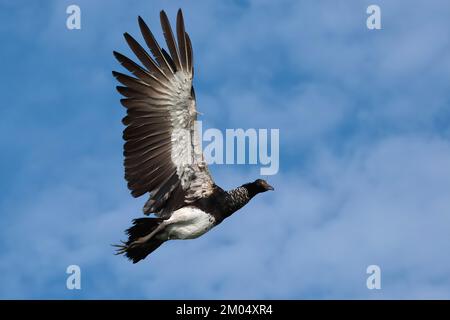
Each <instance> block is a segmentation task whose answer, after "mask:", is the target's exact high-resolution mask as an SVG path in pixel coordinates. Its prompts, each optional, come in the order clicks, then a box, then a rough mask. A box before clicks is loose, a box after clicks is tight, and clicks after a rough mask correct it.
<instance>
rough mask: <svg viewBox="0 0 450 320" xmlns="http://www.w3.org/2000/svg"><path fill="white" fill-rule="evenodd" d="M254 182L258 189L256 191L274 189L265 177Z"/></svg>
mask: <svg viewBox="0 0 450 320" xmlns="http://www.w3.org/2000/svg"><path fill="white" fill-rule="evenodd" d="M252 184H253V186H254V188H255V190H256V193H261V192H266V191H269V190H274V188H273V187H272V186H271V185H270V184H268V183H267V181H266V180H263V179H256V180H255V181H254V182H253V183H252Z"/></svg>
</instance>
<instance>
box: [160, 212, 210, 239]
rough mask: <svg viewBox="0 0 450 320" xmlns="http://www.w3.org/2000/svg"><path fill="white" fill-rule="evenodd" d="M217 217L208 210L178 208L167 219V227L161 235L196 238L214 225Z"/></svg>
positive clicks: (171, 237) (164, 236) (165, 236)
mask: <svg viewBox="0 0 450 320" xmlns="http://www.w3.org/2000/svg"><path fill="white" fill-rule="evenodd" d="M214 222H215V219H214V218H213V217H212V216H211V215H209V214H207V213H206V212H204V211H202V210H200V209H198V208H194V207H185V208H181V209H178V210H177V211H175V212H174V213H172V216H171V217H170V218H169V219H168V220H167V221H166V223H167V227H166V228H165V229H164V232H162V233H161V234H160V236H159V237H161V238H165V240H167V239H195V238H197V237H199V236H201V235H202V234H205V233H206V232H208V231H209V230H211V228H212V227H213V226H214Z"/></svg>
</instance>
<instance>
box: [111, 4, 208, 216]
mask: <svg viewBox="0 0 450 320" xmlns="http://www.w3.org/2000/svg"><path fill="white" fill-rule="evenodd" d="M160 18H161V26H162V29H163V33H164V38H165V40H166V43H167V47H168V50H169V53H170V54H169V53H167V52H166V51H165V50H164V49H162V48H161V47H160V46H159V44H158V43H157V41H156V40H155V38H154V36H153V34H152V32H151V31H150V29H149V28H148V26H147V25H146V24H145V22H144V20H143V19H142V18H141V17H139V18H138V22H139V27H140V29H141V32H142V35H143V38H144V40H145V42H146V44H147V46H148V47H149V49H150V52H151V54H152V55H153V56H151V55H150V54H149V53H147V52H146V50H145V49H144V48H143V47H142V46H141V45H140V44H139V43H138V42H137V41H136V40H135V39H134V38H133V37H132V36H131V35H129V34H128V33H125V34H124V37H125V40H126V42H127V43H128V45H129V47H130V49H131V50H132V51H133V53H134V54H135V55H136V57H137V59H138V60H139V62H140V63H141V64H142V65H139V64H137V63H136V62H134V61H133V60H131V59H129V58H128V57H126V56H125V55H123V54H121V53H118V52H114V56H115V57H116V59H117V60H118V61H119V62H120V64H121V65H122V66H123V67H124V68H125V69H127V70H128V71H129V72H130V73H131V74H132V76H130V75H127V74H123V73H120V72H116V71H113V76H114V77H115V78H116V79H117V80H118V81H119V82H120V84H121V85H119V86H117V90H118V92H119V93H120V94H121V95H122V96H124V98H123V99H121V100H120V102H121V104H122V105H123V106H124V107H125V108H126V110H127V114H126V116H125V117H124V118H123V119H122V123H123V124H124V125H125V126H126V128H125V129H124V131H123V139H124V140H125V144H124V151H123V154H124V157H125V159H124V166H125V179H126V180H127V182H128V188H129V189H130V190H131V194H132V195H133V196H134V197H139V196H141V195H143V194H146V193H150V199H149V200H148V201H147V203H146V204H145V206H144V213H146V214H149V213H155V214H156V215H158V216H161V217H168V216H170V214H171V213H172V212H173V211H174V210H176V209H177V208H179V207H181V206H183V205H185V204H187V203H192V202H193V201H196V200H197V199H199V198H201V197H204V196H206V195H208V194H210V193H211V192H212V188H213V185H214V182H213V180H212V177H211V175H210V174H209V171H208V168H207V165H206V163H205V162H204V159H203V154H202V151H201V150H200V147H199V146H200V143H199V136H198V132H197V128H196V126H195V120H196V117H197V111H196V102H195V96H194V90H193V87H192V79H193V70H194V68H193V54H192V44H191V40H190V39H189V36H188V34H187V33H186V31H185V27H184V19H183V14H182V12H181V10H180V11H179V12H178V15H177V26H176V35H177V42H176V41H175V38H174V35H173V33H172V28H171V26H170V22H169V19H168V18H167V15H166V14H165V13H164V11H162V12H161V14H160Z"/></svg>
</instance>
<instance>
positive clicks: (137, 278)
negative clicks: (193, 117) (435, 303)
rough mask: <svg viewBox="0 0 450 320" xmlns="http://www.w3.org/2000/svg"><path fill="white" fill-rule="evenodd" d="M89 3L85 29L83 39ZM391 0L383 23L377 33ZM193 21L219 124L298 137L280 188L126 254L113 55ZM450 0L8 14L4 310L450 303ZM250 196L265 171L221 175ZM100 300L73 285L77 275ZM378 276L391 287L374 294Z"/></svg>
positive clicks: (288, 149)
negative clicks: (145, 253) (73, 23)
mask: <svg viewBox="0 0 450 320" xmlns="http://www.w3.org/2000/svg"><path fill="white" fill-rule="evenodd" d="M70 4H78V5H79V6H80V7H81V12H82V29H81V30H73V31H70V30H67V29H66V18H67V15H66V13H65V11H66V7H67V6H68V5H70ZM370 4H378V5H379V6H380V7H381V13H382V30H375V31H373V30H368V29H367V28H366V18H367V14H366V8H367V6H368V5H370ZM179 7H182V8H183V10H184V15H185V21H186V25H187V30H188V32H189V33H190V35H191V39H192V42H193V47H194V55H195V67H196V78H195V87H196V95H197V103H198V107H199V110H200V111H201V112H203V113H204V116H202V117H201V120H202V121H203V124H204V125H205V126H206V127H214V128H220V129H223V130H224V129H226V128H240V127H241V128H279V129H280V171H279V173H278V174H277V175H276V176H272V177H269V182H270V183H271V184H273V185H274V186H275V188H276V192H273V193H267V194H264V195H262V196H259V197H257V198H255V199H254V200H253V201H252V202H251V203H250V204H249V205H248V206H246V207H245V208H244V209H242V210H241V211H240V212H239V213H237V214H236V215H234V216H232V217H231V218H230V219H228V220H227V221H225V222H224V223H223V224H222V225H220V227H219V228H216V229H213V230H212V231H211V232H209V233H208V234H206V235H205V236H203V237H201V238H199V239H197V240H194V241H183V242H181V241H180V242H175V241H174V242H170V243H167V244H165V245H164V246H163V247H161V248H160V249H159V250H157V251H155V252H154V253H153V254H152V255H151V256H150V258H148V259H147V260H145V261H144V262H143V263H139V264H137V265H132V264H131V263H129V262H128V261H127V260H126V259H124V258H122V257H117V256H114V255H113V254H112V248H111V247H110V246H109V245H110V244H111V243H116V242H117V241H118V240H119V239H123V238H124V235H123V230H124V229H125V228H127V227H128V226H129V224H130V221H131V219H133V218H135V217H138V216H140V215H141V207H142V205H143V203H144V201H145V199H144V198H142V199H141V198H140V199H133V198H132V197H131V196H130V195H129V192H128V190H127V188H126V184H125V181H124V180H123V168H122V141H121V131H122V125H121V123H120V120H121V118H122V116H123V115H124V109H123V108H122V107H121V106H120V105H119V101H118V100H119V95H118V93H117V92H116V91H115V89H114V86H115V85H116V83H115V81H114V79H113V78H112V76H111V70H120V66H119V65H118V63H117V62H116V61H115V60H114V58H113V56H112V51H113V50H118V51H120V52H123V53H126V54H128V55H131V54H130V50H129V49H127V48H126V45H125V41H124V40H123V38H122V33H123V32H126V31H127V32H130V33H131V34H132V35H135V36H136V37H137V38H139V39H140V37H139V32H138V26H137V21H136V17H137V16H138V15H141V16H142V17H143V18H144V19H145V20H146V21H147V23H148V24H149V25H150V27H151V28H152V30H154V32H155V34H156V35H157V37H158V38H159V39H161V32H160V29H159V21H158V17H159V11H160V10H161V9H165V10H166V12H167V13H168V15H169V17H170V18H171V20H172V21H174V18H175V15H176V10H177V9H178V8H179ZM449 12H450V3H448V1H426V2H425V1H419V0H414V1H398V0H394V1H392V0H390V1H356V0H355V1H294V0H282V1H268V0H248V1H206V0H205V1H196V0H194V1H189V2H187V1H129V2H127V3H124V2H122V1H46V2H43V3H41V2H40V3H39V4H38V3H32V2H25V1H11V0H3V1H1V3H0V19H1V21H2V23H1V24H0V37H1V42H2V49H1V50H0V56H1V59H0V63H1V70H2V73H1V78H0V79H1V82H2V86H1V87H2V107H1V108H0V145H1V149H2V157H1V158H0V164H1V169H0V170H1V177H2V179H1V181H0V192H1V193H0V194H1V195H0V213H1V218H0V219H1V220H0V221H1V224H0V283H1V286H0V298H42V299H49V298H61V299H94V298H97V299H98V298H112V299H120V298H124V299H132V298H144V299H156V298H163V299H164V298H176V299H184V298H186V299H187V298H193V299H200V298H210V299H219V298H238V299H239V298H242V299H259V298H261V299H264V298H272V299H284V298H286V299H314V298H317V299H327V298H350V299H379V298H387V299H391V298H400V299H404V298H438V299H440V298H450V256H449V255H448V249H449V246H450V232H449V226H450V196H449V190H450V165H449V164H450V144H449V140H450V90H449V89H450V81H449V74H450V20H449V19H448V13H449ZM211 171H212V173H213V175H214V177H215V180H216V182H217V183H218V184H219V185H221V186H222V187H224V188H232V187H234V186H237V185H240V184H242V183H244V182H247V181H250V180H254V179H255V178H257V177H258V175H259V167H257V166H246V165H221V166H218V165H216V166H212V167H211ZM70 264H77V265H79V266H80V267H81V270H82V290H79V291H77V290H73V291H70V290H67V289H66V277H67V274H66V273H65V270H66V267H67V266H68V265H70ZM371 264H377V265H379V266H380V267H381V271H382V289H381V290H368V289H367V288H366V278H367V274H366V268H367V266H368V265H371Z"/></svg>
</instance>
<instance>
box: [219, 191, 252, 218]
mask: <svg viewBox="0 0 450 320" xmlns="http://www.w3.org/2000/svg"><path fill="white" fill-rule="evenodd" d="M227 194H228V195H227V197H228V201H227V209H226V215H227V216H229V215H231V214H233V213H234V212H236V211H237V210H239V209H240V208H242V207H243V206H245V205H246V204H247V203H248V202H249V201H250V200H251V199H252V198H253V197H254V196H255V195H256V193H255V192H254V191H253V190H252V188H249V185H248V184H244V185H242V186H240V187H237V188H235V189H232V190H230V191H228V192H227Z"/></svg>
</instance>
